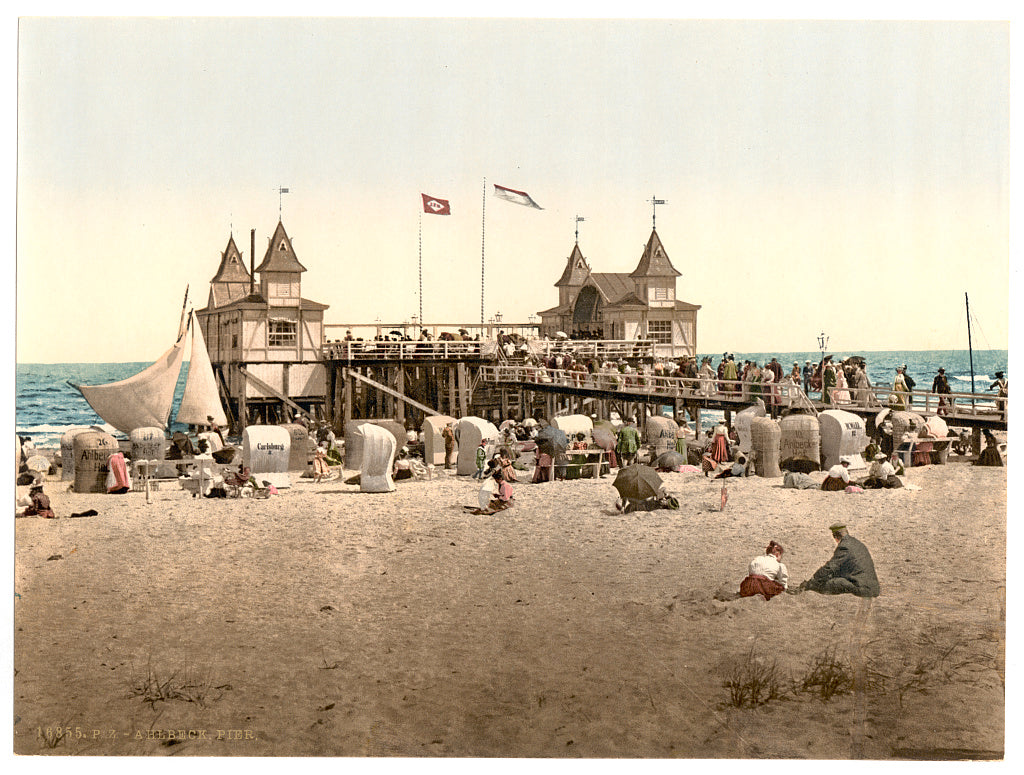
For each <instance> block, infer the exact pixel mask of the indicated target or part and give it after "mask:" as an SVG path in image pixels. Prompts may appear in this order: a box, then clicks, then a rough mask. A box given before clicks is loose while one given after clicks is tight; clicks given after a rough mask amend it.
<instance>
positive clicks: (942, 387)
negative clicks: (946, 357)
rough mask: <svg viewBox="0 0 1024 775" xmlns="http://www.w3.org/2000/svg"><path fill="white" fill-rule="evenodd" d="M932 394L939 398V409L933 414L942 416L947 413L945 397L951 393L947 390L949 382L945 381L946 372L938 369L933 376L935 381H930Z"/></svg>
mask: <svg viewBox="0 0 1024 775" xmlns="http://www.w3.org/2000/svg"><path fill="white" fill-rule="evenodd" d="M932 392H933V393H937V394H938V396H939V408H938V409H936V410H935V414H937V415H939V416H940V417H941V416H942V415H945V414H948V413H949V408H948V407H947V406H946V398H945V397H946V395H948V394H949V393H950V392H951V391H950V389H949V380H948V379H946V370H945V369H943V368H940V369H939V371H938V373H937V374H936V375H935V379H933V380H932Z"/></svg>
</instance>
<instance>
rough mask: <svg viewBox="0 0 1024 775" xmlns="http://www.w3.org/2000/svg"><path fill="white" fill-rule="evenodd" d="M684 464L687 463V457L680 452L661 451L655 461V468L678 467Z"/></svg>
mask: <svg viewBox="0 0 1024 775" xmlns="http://www.w3.org/2000/svg"><path fill="white" fill-rule="evenodd" d="M682 465H686V458H685V457H684V456H683V455H680V454H679V453H678V452H675V451H671V450H670V451H669V452H663V453H661V454H660V455H658V459H657V460H655V461H654V467H655V468H678V467H679V466H682Z"/></svg>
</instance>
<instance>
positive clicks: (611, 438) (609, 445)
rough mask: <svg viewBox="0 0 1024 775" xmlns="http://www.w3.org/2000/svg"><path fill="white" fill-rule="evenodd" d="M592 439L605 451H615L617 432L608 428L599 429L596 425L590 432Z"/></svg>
mask: <svg viewBox="0 0 1024 775" xmlns="http://www.w3.org/2000/svg"><path fill="white" fill-rule="evenodd" d="M590 436H591V438H592V439H593V440H594V443H595V444H597V446H599V447H600V448H601V449H603V450H609V449H615V432H614V431H610V430H608V429H607V428H599V427H597V426H596V425H595V426H594V430H593V431H591V432H590Z"/></svg>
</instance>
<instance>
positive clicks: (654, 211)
mask: <svg viewBox="0 0 1024 775" xmlns="http://www.w3.org/2000/svg"><path fill="white" fill-rule="evenodd" d="M647 201H648V202H650V203H651V228H652V229H657V228H658V205H667V204H668V202H666V201H665V200H664V199H658V197H657V196H651V198H650V199H648V200H647Z"/></svg>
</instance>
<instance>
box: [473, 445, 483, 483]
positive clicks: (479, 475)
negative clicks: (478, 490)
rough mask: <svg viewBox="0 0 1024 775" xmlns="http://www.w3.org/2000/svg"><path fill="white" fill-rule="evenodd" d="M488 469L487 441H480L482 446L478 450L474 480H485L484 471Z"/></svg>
mask: <svg viewBox="0 0 1024 775" xmlns="http://www.w3.org/2000/svg"><path fill="white" fill-rule="evenodd" d="M486 468H487V439H480V446H478V447H477V448H476V471H474V472H473V476H472V477H471V478H472V479H483V478H484V469H486Z"/></svg>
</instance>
